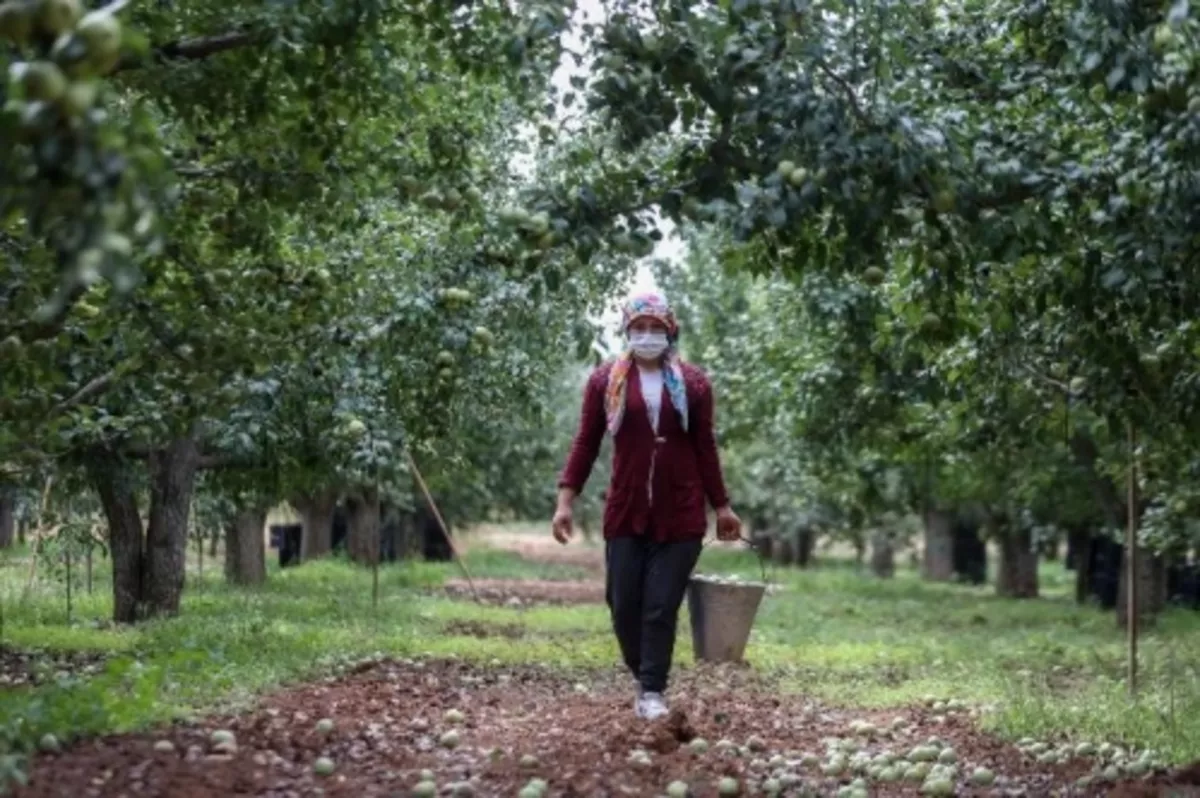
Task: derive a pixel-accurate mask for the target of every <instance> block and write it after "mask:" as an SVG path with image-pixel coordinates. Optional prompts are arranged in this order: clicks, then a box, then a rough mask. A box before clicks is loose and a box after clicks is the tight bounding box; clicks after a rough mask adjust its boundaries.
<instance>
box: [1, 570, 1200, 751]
mask: <svg viewBox="0 0 1200 798" xmlns="http://www.w3.org/2000/svg"><path fill="white" fill-rule="evenodd" d="M194 566H195V563H194V562H193V568H194ZM468 566H469V567H470V569H471V572H472V575H473V576H475V577H477V578H502V579H519V578H533V579H555V578H557V579H570V578H578V577H580V576H582V575H583V573H584V572H582V571H580V570H579V569H576V568H569V567H565V566H550V565H545V564H537V563H529V562H527V561H524V560H522V559H520V558H519V557H517V556H516V555H514V554H511V553H507V552H500V551H489V550H486V549H476V550H474V551H473V552H472V553H471V555H469V558H468ZM103 567H107V563H104V564H102V565H100V566H98V568H97V574H96V579H95V585H94V592H93V593H92V594H90V595H88V594H86V593H83V594H82V595H77V596H76V601H75V606H74V608H73V613H72V620H71V621H70V622H68V620H67V617H66V612H65V601H64V591H63V587H62V585H61V584H56V583H54V582H52V581H41V582H39V586H38V587H37V588H36V589H35V591H34V593H33V594H32V595H31V596H30V597H29V599H28V601H26V602H24V603H21V602H19V601H18V596H19V594H20V591H21V589H22V587H23V586H24V582H25V577H26V574H27V567H26V565H25V564H24V563H23V562H22V560H21V555H20V553H18V554H15V555H14V554H6V555H5V556H4V557H3V558H2V559H0V598H2V599H3V600H4V605H5V626H4V643H5V644H8V645H13V646H18V647H32V646H42V647H45V648H47V649H53V650H72V651H78V650H85V651H86V650H97V651H104V652H107V653H109V654H110V655H111V657H110V659H109V660H108V662H107V665H106V666H105V668H104V670H103V672H102V673H100V674H99V675H97V676H93V677H91V678H89V679H86V680H85V679H78V680H76V679H71V678H66V679H63V680H62V681H61V682H57V683H51V684H45V685H42V686H40V687H37V688H27V689H19V690H9V691H7V692H3V693H0V729H2V728H3V727H5V726H6V725H7V726H12V725H13V723H14V722H18V721H15V719H18V718H19V719H20V721H19V724H20V726H21V729H22V730H23V731H22V737H23V738H24V739H33V738H34V737H36V736H37V735H40V734H41V733H42V732H44V731H47V730H49V731H54V732H56V733H58V734H60V735H66V734H68V733H75V734H79V733H97V732H106V731H112V730H126V729H133V728H139V727H144V726H147V725H150V724H153V723H156V722H161V721H166V720H170V719H172V718H177V717H181V716H187V715H191V714H194V713H196V712H200V711H205V710H211V709H213V708H216V707H222V708H228V707H238V706H241V705H244V704H245V703H246V702H248V701H249V700H251V699H252V698H253V697H254V696H256V695H258V694H261V693H262V692H263V691H265V690H269V689H271V688H273V687H276V686H278V685H280V684H284V683H288V682H293V681H297V680H303V679H306V678H312V677H315V676H324V675H328V674H330V673H331V672H334V671H335V670H336V669H337V668H338V667H339V665H340V664H344V663H346V662H349V661H351V660H354V659H360V658H363V657H370V656H375V655H385V656H409V657H445V656H455V657H460V658H463V659H467V660H473V661H478V662H480V663H483V664H486V663H489V662H492V661H493V660H499V661H501V662H508V663H539V664H546V665H552V666H555V667H558V668H560V669H563V670H565V671H568V672H584V671H587V670H594V669H611V668H612V666H613V664H614V663H615V662H616V661H617V652H616V646H615V643H614V641H613V640H612V637H611V634H610V632H609V627H608V619H607V616H606V612H605V609H604V607H602V606H573V607H536V606H535V607H520V608H514V607H507V606H502V607H497V606H491V607H481V606H477V605H474V604H472V603H470V602H468V601H457V600H451V599H449V598H446V597H444V596H440V595H436V594H435V593H434V592H433V591H430V590H429V588H431V587H435V586H437V585H439V584H441V583H442V582H443V581H444V580H445V579H448V578H453V577H457V576H459V575H460V574H459V571H458V569H457V568H456V566H454V565H453V564H427V563H406V564H399V565H395V566H390V567H385V568H383V569H382V570H381V572H380V594H381V598H380V603H379V606H378V610H377V611H375V612H373V611H372V608H371V579H370V575H369V573H368V572H365V571H362V570H359V569H356V568H354V567H352V566H350V565H348V564H346V563H344V562H340V561H336V560H334V561H326V562H320V563H313V564H309V565H306V566H304V567H302V568H298V569H288V570H287V571H278V570H272V572H271V574H270V577H269V581H268V584H267V585H266V586H265V587H264V588H262V589H259V590H254V591H247V590H237V589H232V588H229V587H227V586H226V585H224V584H223V582H222V581H221V578H220V574H219V571H218V570H217V569H216V568H213V567H211V566H209V567H207V568H206V573H205V576H204V577H203V578H202V579H201V578H199V577H197V576H196V575H195V574H193V575H192V576H191V577H190V579H191V581H190V583H189V589H188V592H187V594H186V598H185V602H184V609H183V613H182V615H181V617H179V618H175V619H170V620H165V621H156V622H152V623H147V624H145V625H143V626H139V627H136V628H127V629H115V628H111V627H109V626H108V625H106V624H104V623H101V621H103V619H105V618H107V616H108V614H109V611H110V603H109V599H108V589H109V583H108V578H107V574H105V573H101V572H100V571H101V569H102V568H103ZM700 568H701V570H703V571H707V572H737V573H740V574H743V575H746V576H756V575H757V573H758V563H757V560H756V559H755V558H754V557H753V555H750V554H747V553H738V552H729V551H718V550H706V551H705V553H704V555H703V557H702V560H701V566H700ZM771 576H772V578H773V579H775V580H777V581H778V582H779V583H780V584H781V586H782V587H783V590H782V591H781V592H779V593H775V594H771V595H768V596H767V597H766V598H765V599H764V601H763V605H762V608H761V610H760V615H759V618H758V621H757V624H756V627H755V630H754V633H753V636H752V639H751V646H750V649H749V651H748V657H749V658H750V659H751V661H752V662H753V664H754V665H755V666H756V667H757V668H759V669H760V670H764V671H768V672H771V673H772V674H775V675H776V676H777V677H778V679H779V680H780V683H781V685H782V687H783V689H786V690H793V691H803V692H807V693H810V694H814V695H817V696H820V697H822V698H825V699H827V700H829V701H834V702H838V703H846V704H857V705H866V706H889V705H898V704H905V703H910V702H913V701H916V700H920V699H922V698H923V697H925V696H936V697H939V698H960V699H965V700H968V701H973V702H980V703H994V704H996V705H997V711H995V712H993V713H990V714H988V715H986V716H985V720H984V723H985V724H986V725H988V726H989V727H991V728H993V729H994V730H996V731H998V732H1000V733H1003V734H1006V735H1011V736H1015V737H1021V736H1036V737H1049V736H1066V737H1070V738H1074V739H1090V740H1095V741H1099V740H1109V741H1113V742H1121V743H1124V744H1128V745H1137V746H1139V747H1143V746H1149V747H1152V748H1155V749H1156V750H1158V751H1161V752H1163V753H1164V754H1165V755H1166V756H1167V757H1169V758H1170V759H1172V760H1174V761H1183V760H1186V759H1189V758H1192V759H1194V758H1195V757H1196V755H1197V753H1198V752H1200V672H1198V667H1197V664H1196V663H1200V613H1193V612H1186V611H1172V612H1169V613H1167V614H1166V615H1165V616H1163V618H1162V619H1161V620H1160V622H1159V625H1158V627H1157V629H1155V630H1154V631H1153V632H1151V633H1149V634H1147V635H1146V637H1145V638H1144V639H1143V641H1142V647H1141V648H1142V657H1141V674H1142V685H1143V693H1142V696H1141V699H1140V701H1139V702H1137V703H1136V704H1132V703H1130V702H1129V700H1128V699H1127V698H1126V695H1125V685H1124V682H1123V673H1124V671H1123V669H1124V657H1125V641H1124V637H1123V635H1122V633H1121V632H1120V631H1119V630H1118V629H1117V627H1116V624H1115V620H1114V617H1113V615H1112V614H1111V613H1103V612H1100V611H1098V610H1095V609H1092V608H1087V607H1076V606H1075V605H1074V603H1073V602H1072V601H1071V600H1070V599H1069V596H1068V593H1069V589H1070V574H1069V573H1066V572H1065V571H1064V570H1063V569H1062V567H1061V565H1059V564H1047V565H1045V566H1044V567H1043V574H1042V576H1043V578H1042V584H1043V592H1044V594H1045V598H1043V599H1039V600H1036V601H1006V600H1001V599H997V598H995V597H994V596H993V595H992V591H991V588H988V587H985V588H969V587H964V586H957V585H934V584H927V583H925V582H922V581H921V580H920V579H919V578H918V577H917V576H916V575H915V574H914V573H912V572H911V571H909V570H905V569H901V570H900V572H899V574H898V575H897V577H896V578H895V579H893V580H888V581H879V580H874V579H871V578H869V577H866V576H864V575H862V574H860V573H858V572H857V571H856V570H855V569H854V568H852V567H846V566H842V565H829V566H825V567H820V568H817V569H813V570H809V571H798V570H785V569H778V570H775V571H773V572H772V573H771ZM685 615H686V610H685ZM472 630H474V631H478V630H483V631H485V632H488V631H492V632H494V634H490V633H489V634H483V635H480V634H472V633H471V632H472ZM511 634H519V635H520V637H519V639H516V640H514V638H513V637H512V636H510V635H511ZM677 652H678V658H677V659H678V662H679V664H680V665H682V666H686V665H688V664H689V663H690V662H691V660H692V658H691V651H690V644H689V641H688V624H687V620H686V618H684V619H681V626H680V639H679V645H678V647H677Z"/></svg>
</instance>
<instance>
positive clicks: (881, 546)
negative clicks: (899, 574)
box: [871, 529, 896, 579]
mask: <svg viewBox="0 0 1200 798" xmlns="http://www.w3.org/2000/svg"><path fill="white" fill-rule="evenodd" d="M871 573H873V574H875V576H877V577H879V578H880V579H891V578H892V577H893V576H895V575H896V549H895V547H894V546H893V545H892V536H891V535H890V534H888V532H887V531H886V530H883V529H876V530H875V531H874V532H872V533H871Z"/></svg>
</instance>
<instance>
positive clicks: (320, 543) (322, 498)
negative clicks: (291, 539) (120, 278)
mask: <svg viewBox="0 0 1200 798" xmlns="http://www.w3.org/2000/svg"><path fill="white" fill-rule="evenodd" d="M292 506H294V507H295V508H296V512H298V513H300V525H301V526H302V527H303V528H304V531H303V532H302V533H301V538H300V561H301V562H305V561H307V560H312V559H316V558H317V557H324V556H326V555H328V554H329V553H330V552H331V551H333V510H334V507H336V506H337V494H336V493H334V492H333V491H325V492H322V493H317V494H313V495H311V496H304V497H302V498H299V499H296V500H294V501H293V502H292Z"/></svg>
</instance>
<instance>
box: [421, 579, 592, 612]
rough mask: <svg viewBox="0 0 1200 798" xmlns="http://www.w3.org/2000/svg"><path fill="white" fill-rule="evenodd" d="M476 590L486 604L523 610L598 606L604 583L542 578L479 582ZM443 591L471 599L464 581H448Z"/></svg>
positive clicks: (484, 580)
mask: <svg viewBox="0 0 1200 798" xmlns="http://www.w3.org/2000/svg"><path fill="white" fill-rule="evenodd" d="M474 583H475V591H476V592H477V593H478V594H479V598H480V601H482V602H483V603H484V604H504V605H506V606H510V607H520V606H524V605H526V604H599V603H601V602H603V601H604V583H603V582H602V581H600V580H599V579H588V580H585V581H577V582H557V581H549V580H542V579H476V580H474ZM443 589H444V590H445V591H446V592H447V593H449V594H450V595H451V596H454V597H455V598H464V599H470V598H472V595H471V586H470V585H468V584H467V580H465V579H449V580H447V581H446V583H445V585H443Z"/></svg>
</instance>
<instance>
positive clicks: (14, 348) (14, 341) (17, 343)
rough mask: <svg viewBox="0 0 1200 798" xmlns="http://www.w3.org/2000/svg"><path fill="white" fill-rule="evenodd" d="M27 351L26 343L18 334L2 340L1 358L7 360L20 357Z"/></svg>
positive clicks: (0, 344)
mask: <svg viewBox="0 0 1200 798" xmlns="http://www.w3.org/2000/svg"><path fill="white" fill-rule="evenodd" d="M23 351H25V344H24V343H23V342H22V341H21V339H20V338H18V337H17V336H16V335H10V336H8V337H7V338H5V339H4V340H3V341H0V358H3V359H5V360H8V359H11V358H18V357H20V356H21V353H22V352H23Z"/></svg>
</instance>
